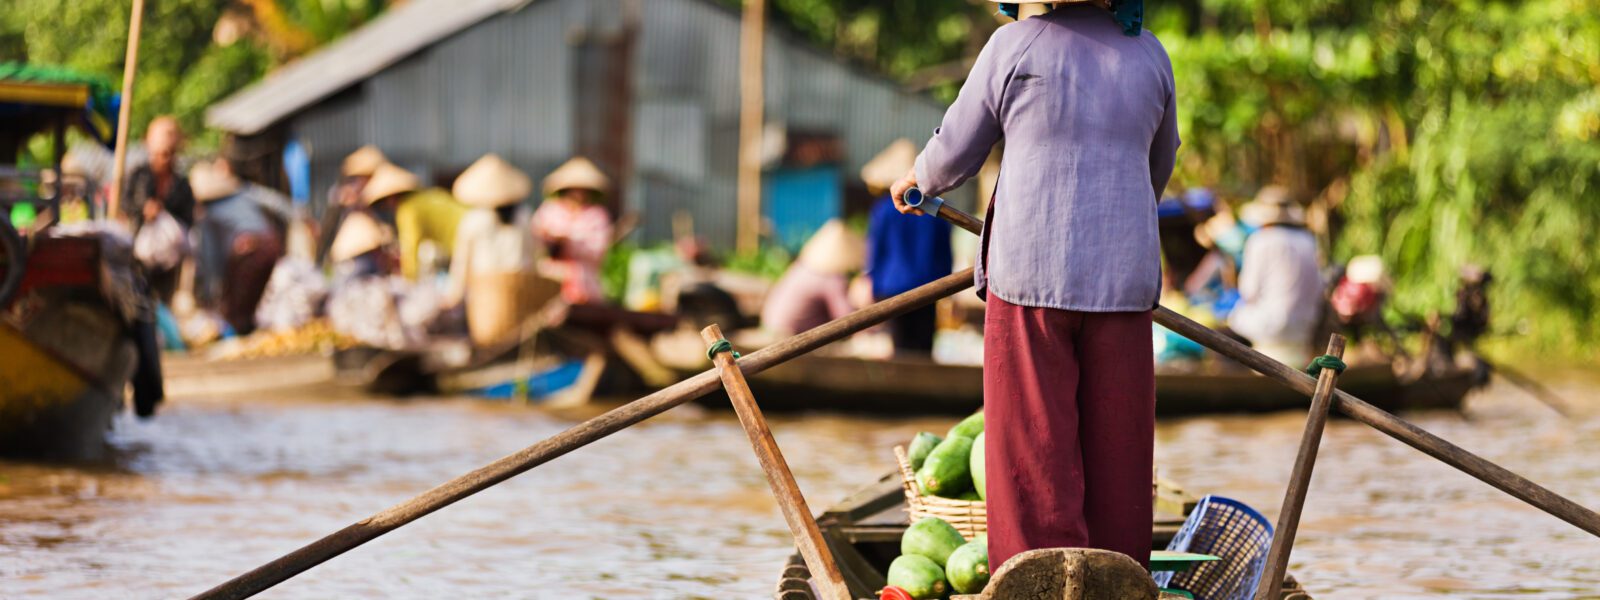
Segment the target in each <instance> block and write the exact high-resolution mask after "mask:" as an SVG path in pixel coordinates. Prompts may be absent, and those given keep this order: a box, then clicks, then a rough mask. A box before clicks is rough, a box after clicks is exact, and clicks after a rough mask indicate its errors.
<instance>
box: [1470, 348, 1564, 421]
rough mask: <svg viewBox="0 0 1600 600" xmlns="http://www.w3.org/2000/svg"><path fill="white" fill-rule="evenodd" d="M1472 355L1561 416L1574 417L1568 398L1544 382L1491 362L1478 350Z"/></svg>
mask: <svg viewBox="0 0 1600 600" xmlns="http://www.w3.org/2000/svg"><path fill="white" fill-rule="evenodd" d="M1472 355H1473V356H1476V357H1477V358H1478V360H1481V361H1483V364H1486V365H1489V369H1490V370H1492V371H1494V372H1495V373H1497V374H1499V375H1500V377H1501V378H1502V379H1505V380H1506V381H1507V382H1510V383H1511V384H1512V385H1515V386H1517V387H1519V388H1522V391H1524V392H1528V393H1529V394H1531V395H1533V399H1535V400H1538V401H1539V402H1540V403H1542V404H1544V405H1545V406H1548V407H1550V410H1553V411H1556V412H1557V413H1559V414H1560V415H1561V416H1563V417H1566V418H1568V419H1570V418H1572V408H1571V405H1570V404H1568V403H1567V401H1566V400H1563V399H1562V398H1561V396H1558V395H1556V393H1555V392H1552V391H1550V388H1547V387H1545V386H1544V384H1542V383H1539V380H1537V379H1534V378H1532V377H1529V376H1527V375H1524V374H1523V373H1521V372H1519V371H1517V370H1515V369H1512V368H1510V367H1507V366H1505V365H1502V364H1498V363H1492V362H1489V359H1487V358H1484V357H1483V355H1481V354H1478V353H1476V352H1474V353H1472Z"/></svg>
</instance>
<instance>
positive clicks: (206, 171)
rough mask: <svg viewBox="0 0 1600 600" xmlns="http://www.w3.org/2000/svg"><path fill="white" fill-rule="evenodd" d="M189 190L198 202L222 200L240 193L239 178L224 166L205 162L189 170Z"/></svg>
mask: <svg viewBox="0 0 1600 600" xmlns="http://www.w3.org/2000/svg"><path fill="white" fill-rule="evenodd" d="M189 189H190V190H192V191H193V192H194V199H195V200H196V201H199V202H211V201H213V200H221V199H223V198H227V197H228V196H232V195H233V193H234V192H237V191H239V178H237V177H234V176H233V173H229V172H228V169H227V168H226V167H224V166H222V165H219V164H217V163H214V162H203V163H200V164H197V165H195V166H194V168H192V169H189Z"/></svg>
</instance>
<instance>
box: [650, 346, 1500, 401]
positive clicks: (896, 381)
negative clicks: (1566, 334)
mask: <svg viewBox="0 0 1600 600" xmlns="http://www.w3.org/2000/svg"><path fill="white" fill-rule="evenodd" d="M675 367H676V368H677V369H678V372H679V375H680V376H682V377H688V376H691V375H693V374H695V373H699V372H700V371H701V370H703V367H701V368H696V367H690V366H687V365H675ZM749 381H750V389H751V391H752V392H754V393H755V395H756V396H757V397H759V398H761V408H762V410H766V411H798V410H828V411H841V412H864V413H885V414H921V413H927V414H965V413H970V412H972V411H974V410H977V409H978V407H980V406H982V404H983V368H982V367H979V366H975V365H947V364H940V363H936V362H933V361H931V360H916V359H862V358H853V357H841V356H822V355H816V354H811V355H806V356H801V357H798V358H795V359H794V360H791V361H789V362H787V363H784V364H781V365H778V366H775V367H773V368H771V369H769V370H766V371H763V372H761V373H758V374H756V375H752V376H750V377H749ZM1477 381H1478V377H1477V375H1476V373H1475V372H1474V371H1473V370H1470V369H1461V368H1452V369H1450V370H1446V371H1444V372H1429V373H1425V374H1422V375H1420V376H1405V375H1402V374H1397V373H1396V372H1395V370H1394V368H1393V367H1391V366H1390V365H1387V364H1368V365H1353V366H1351V367H1350V369H1349V370H1347V371H1345V372H1344V374H1343V375H1342V376H1341V377H1340V378H1339V388H1340V389H1342V390H1345V391H1348V392H1350V393H1351V394H1355V395H1356V396H1359V397H1361V398H1363V399H1365V400H1367V401H1368V402H1370V403H1372V404H1374V405H1377V406H1378V407H1379V408H1382V409H1384V410H1387V411H1391V412H1394V411H1404V410H1419V409H1459V408H1460V407H1461V403H1462V400H1463V399H1464V398H1465V397H1466V395H1467V393H1468V392H1470V391H1471V390H1473V389H1474V388H1475V387H1477V385H1478V384H1477ZM699 402H701V403H704V404H707V405H709V406H723V407H725V406H727V405H728V399H727V396H726V395H723V394H721V393H715V394H711V395H708V396H705V397H704V398H702V399H701V400H699ZM1309 404H1310V399H1309V398H1307V397H1305V396H1304V395H1301V394H1299V393H1297V392H1295V391H1294V390H1291V389H1289V388H1287V387H1285V386H1283V385H1282V384H1279V383H1277V382H1275V381H1272V380H1270V379H1267V378H1266V377H1263V376H1261V375H1258V374H1256V373H1253V372H1249V371H1246V370H1243V369H1237V370H1235V369H1223V368H1217V367H1209V366H1208V367H1206V368H1202V369H1200V370H1196V371H1179V370H1158V372H1157V374H1156V414H1157V415H1158V416H1177V415H1192V414H1208V413H1232V412H1269V411H1277V410H1288V409H1298V410H1304V409H1305V408H1306V407H1307V406H1309Z"/></svg>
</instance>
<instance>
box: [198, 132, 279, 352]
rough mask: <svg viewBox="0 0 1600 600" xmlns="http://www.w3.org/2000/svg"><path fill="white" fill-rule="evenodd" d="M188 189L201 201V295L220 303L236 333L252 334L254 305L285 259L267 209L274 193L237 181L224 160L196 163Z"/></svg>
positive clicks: (199, 269)
mask: <svg viewBox="0 0 1600 600" xmlns="http://www.w3.org/2000/svg"><path fill="white" fill-rule="evenodd" d="M189 185H190V187H191V188H193V190H194V197H195V200H196V201H198V202H199V205H198V206H197V210H196V215H197V220H196V222H195V229H196V230H197V231H198V232H199V234H200V245H199V251H198V252H197V253H196V263H197V267H198V269H197V271H196V276H197V280H198V283H197V284H196V288H197V295H198V296H200V297H201V298H203V299H206V300H208V301H214V302H216V303H217V304H219V305H220V308H221V312H222V317H223V319H224V320H226V321H227V322H228V324H229V325H230V326H232V327H233V330H234V332H236V333H238V334H239V335H246V334H249V333H250V332H252V331H255V328H256V317H255V315H256V306H257V305H258V304H259V303H260V302H261V296H262V294H263V293H264V292H265V291H266V289H267V281H268V280H269V279H270V278H271V276H272V269H273V267H274V266H276V265H277V262H278V258H279V257H281V256H282V255H283V240H282V238H281V237H279V233H278V228H277V225H276V224H275V223H274V222H273V221H272V218H271V216H269V215H268V213H267V212H266V210H265V208H263V207H264V206H266V201H265V199H264V198H263V197H264V196H267V195H269V194H273V193H275V192H272V191H270V190H267V189H266V188H261V187H258V186H255V185H252V184H249V183H244V182H241V181H239V179H238V178H237V177H235V176H234V175H233V172H232V170H230V169H229V168H228V163H227V162H226V161H223V160H220V159H219V160H216V161H212V162H204V163H200V164H198V165H195V166H194V168H193V169H191V170H190V171H189Z"/></svg>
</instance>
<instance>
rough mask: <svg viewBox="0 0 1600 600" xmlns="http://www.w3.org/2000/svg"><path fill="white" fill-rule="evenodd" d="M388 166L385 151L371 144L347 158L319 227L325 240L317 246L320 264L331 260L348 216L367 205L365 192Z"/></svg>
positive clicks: (340, 169) (329, 193) (324, 207)
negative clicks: (363, 192) (334, 240)
mask: <svg viewBox="0 0 1600 600" xmlns="http://www.w3.org/2000/svg"><path fill="white" fill-rule="evenodd" d="M388 163H389V159H388V157H385V156H384V155H383V151H382V150H379V149H378V147H377V146H373V145H371V144H368V145H365V146H362V147H360V148H357V149H356V151H355V152H351V153H350V154H349V155H348V156H345V157H344V162H343V163H342V164H341V165H340V166H339V180H338V181H336V182H334V184H333V186H332V187H329V188H328V201H327V204H326V205H324V206H323V207H322V221H321V224H320V226H319V229H320V230H321V234H320V235H321V239H320V242H319V243H318V245H317V260H318V261H319V262H320V261H323V260H325V259H326V258H327V256H328V248H329V247H330V246H332V245H333V239H334V237H335V236H336V235H337V234H338V233H339V225H340V223H343V222H344V217H345V215H347V214H349V213H350V211H352V210H358V209H359V208H360V207H361V206H363V205H364V203H363V202H362V201H361V191H362V190H363V189H364V188H365V187H366V186H367V181H368V180H370V179H372V175H373V173H375V172H377V170H378V167H381V166H383V165H386V164H388Z"/></svg>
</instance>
